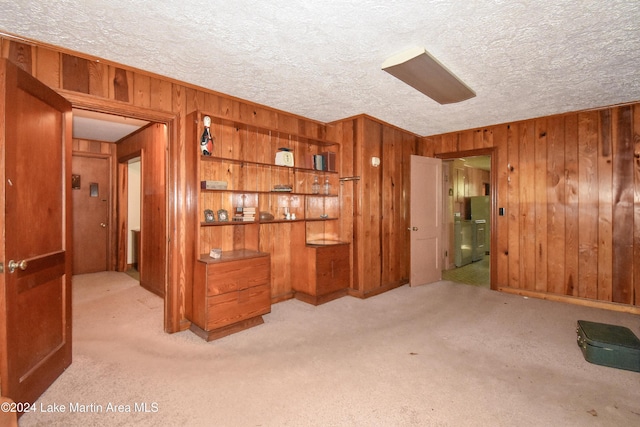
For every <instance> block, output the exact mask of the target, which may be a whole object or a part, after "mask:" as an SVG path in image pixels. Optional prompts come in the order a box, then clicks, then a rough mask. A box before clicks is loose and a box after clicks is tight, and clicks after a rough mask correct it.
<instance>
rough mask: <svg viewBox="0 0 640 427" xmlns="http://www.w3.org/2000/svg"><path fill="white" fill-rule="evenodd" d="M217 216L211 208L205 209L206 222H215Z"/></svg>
mask: <svg viewBox="0 0 640 427" xmlns="http://www.w3.org/2000/svg"><path fill="white" fill-rule="evenodd" d="M215 221H216V218H215V216H214V215H213V211H212V210H211V209H205V210H204V222H215Z"/></svg>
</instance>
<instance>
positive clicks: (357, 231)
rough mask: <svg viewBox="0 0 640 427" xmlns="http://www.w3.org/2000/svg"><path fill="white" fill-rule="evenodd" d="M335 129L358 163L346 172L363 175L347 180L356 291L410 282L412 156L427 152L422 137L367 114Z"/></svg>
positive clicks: (353, 291)
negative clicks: (376, 163)
mask: <svg viewBox="0 0 640 427" xmlns="http://www.w3.org/2000/svg"><path fill="white" fill-rule="evenodd" d="M331 132H334V133H335V138H336V140H338V142H340V143H341V145H342V147H343V148H342V156H343V159H344V161H345V162H348V161H351V162H352V163H351V165H345V169H343V170H342V176H350V175H353V176H357V177H359V180H356V181H349V182H344V183H343V184H342V186H343V192H342V202H343V212H342V213H341V217H343V218H345V221H347V220H348V219H347V218H349V217H351V218H353V219H352V221H353V225H352V228H353V236H352V242H353V263H352V270H353V280H352V289H351V295H354V296H358V297H367V296H371V295H375V294H378V293H380V292H384V291H386V290H388V289H392V288H394V287H397V286H400V285H402V284H404V283H408V281H409V261H410V258H409V238H408V231H407V228H408V227H409V222H408V221H409V172H410V171H409V163H410V162H409V159H410V156H411V154H418V153H419V152H421V151H422V148H421V144H422V142H421V139H420V138H419V137H418V136H416V135H414V134H412V133H410V132H407V131H403V130H402V129H398V128H396V127H393V126H391V125H389V124H386V123H383V122H380V121H378V120H376V119H374V118H372V117H369V116H366V115H362V116H358V117H355V118H350V119H347V120H344V121H339V122H335V123H333V124H332V129H331ZM372 157H378V158H380V160H381V163H380V166H378V167H374V166H372V164H371V158H372ZM348 204H351V207H349V206H348ZM345 209H348V210H350V211H351V215H350V216H349V213H350V212H349V211H348V210H347V211H345Z"/></svg>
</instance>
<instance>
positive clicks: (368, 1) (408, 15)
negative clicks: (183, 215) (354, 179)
mask: <svg viewBox="0 0 640 427" xmlns="http://www.w3.org/2000/svg"><path fill="white" fill-rule="evenodd" d="M0 31H4V32H8V33H10V34H16V35H19V36H22V37H25V38H29V39H34V40H38V41H42V42H45V43H50V44H54V45H57V46H60V47H64V48H67V49H71V50H75V51H78V52H82V53H85V54H89V55H93V56H97V57H100V58H104V59H107V60H111V61H115V62H118V63H121V64H125V65H129V66H133V67H136V68H139V69H143V70H147V71H150V72H154V73H157V74H160V75H163V76H167V77H171V78H175V79H178V80H181V81H184V82H188V83H192V84H195V85H198V86H201V87H204V88H209V89H212V90H215V91H218V92H222V93H226V94H228V95H232V96H235V97H239V98H243V99H246V100H249V101H253V102H257V103H259V104H263V105H266V106H270V107H273V108H277V109H280V110H284V111H288V112H291V113H295V114H299V115H301V116H304V117H308V118H311V119H316V120H319V121H322V122H331V121H334V120H339V119H343V118H347V117H351V116H354V115H358V114H362V113H364V114H368V115H371V116H373V117H376V118H378V119H380V120H383V121H386V122H388V123H390V124H393V125H396V126H398V127H400V128H403V129H406V130H409V131H412V132H414V133H417V134H419V135H434V134H439V133H443V132H449V131H454V130H462V129H469V128H474V127H480V126H487V125H491V124H497V123H504V122H509V121H515V120H520V119H527V118H533V117H539V116H545V115H549V114H556V113H562V112H568V111H577V110H582V109H588V108H593V107H599V106H606V105H613V104H618V103H624V102H631V101H638V100H640V2H638V1H637V0H626V1H624V0H608V1H603V0H581V1H565V0H551V1H550V0H520V1H508V0H493V1H490V0H474V1H469V0H422V1H419V0H415V1H413V0H397V1H393V0H386V1H376V0H360V1H357V2H356V1H351V2H349V1H340V0H326V1H323V2H320V1H303V0H273V1H262V2H260V1H250V0H225V1H216V0H209V1H206V0H173V1H169V0H138V1H135V2H132V1H131V0H108V1H102V0H49V1H46V0H21V1H19V2H16V1H9V0H0ZM410 47H424V48H426V49H427V50H428V51H429V52H430V53H431V54H432V55H434V56H435V57H436V58H438V59H439V60H440V62H442V63H443V64H444V65H446V66H447V67H448V68H449V69H450V70H451V71H453V72H454V73H455V74H456V75H457V76H458V77H460V78H461V79H462V80H463V81H464V82H465V83H466V84H467V85H469V86H470V87H471V88H472V89H473V90H474V91H475V92H476V93H477V96H476V97H475V98H472V99H470V100H468V101H464V102H461V103H458V104H450V105H440V104H438V103H436V102H435V101H433V100H431V99H430V98H428V97H426V96H424V95H423V94H421V93H419V92H418V91H416V90H414V89H412V88H411V87H408V86H406V85H405V84H404V83H402V82H400V81H399V80H397V79H395V78H394V77H392V76H391V75H389V74H388V73H386V72H384V71H382V70H381V64H382V63H383V62H384V60H385V59H386V58H388V57H389V56H391V55H394V54H396V53H398V52H401V51H404V50H405V49H407V48H410Z"/></svg>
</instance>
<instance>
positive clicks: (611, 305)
mask: <svg viewBox="0 0 640 427" xmlns="http://www.w3.org/2000/svg"><path fill="white" fill-rule="evenodd" d="M498 291H499V292H504V293H508V294H514V295H520V296H525V297H531V298H538V299H544V300H548V301H555V302H563V303H568V304H575V305H581V306H583V307H592V308H600V309H603V310H611V311H619V312H621V313H630V314H638V315H640V307H635V306H633V305H628V304H620V303H617V302H609V301H596V300H591V299H587V298H579V297H574V296H569V295H557V294H548V293H545V292H537V291H528V290H524V289H517V288H509V287H504V286H501V287H498Z"/></svg>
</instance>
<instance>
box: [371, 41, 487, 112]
mask: <svg viewBox="0 0 640 427" xmlns="http://www.w3.org/2000/svg"><path fill="white" fill-rule="evenodd" d="M382 69H383V70H384V71H386V72H387V73H389V74H391V75H392V76H394V77H396V78H398V79H400V80H402V81H403V82H405V83H406V84H408V85H409V86H411V87H413V88H414V89H416V90H418V91H420V92H422V93H424V94H425V95H427V96H428V97H429V98H431V99H433V100H434V101H436V102H438V103H440V104H453V103H456V102H460V101H464V100H466V99H469V98H473V97H474V96H476V93H475V92H474V91H473V90H471V88H470V87H469V86H467V85H466V84H465V83H464V82H463V81H462V80H460V79H459V78H458V77H456V76H455V75H454V74H453V73H452V72H451V71H449V69H447V67H445V66H444V65H442V64H441V63H440V61H438V60H437V59H436V58H434V57H433V56H431V55H429V52H427V51H426V49H424V48H413V49H410V50H407V51H405V52H402V53H399V54H397V55H394V56H392V57H390V58H389V59H387V60H386V61H384V63H383V64H382Z"/></svg>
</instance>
